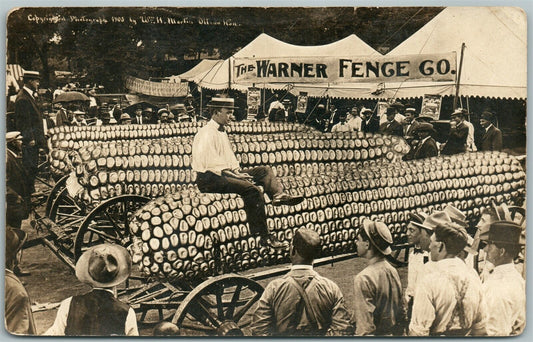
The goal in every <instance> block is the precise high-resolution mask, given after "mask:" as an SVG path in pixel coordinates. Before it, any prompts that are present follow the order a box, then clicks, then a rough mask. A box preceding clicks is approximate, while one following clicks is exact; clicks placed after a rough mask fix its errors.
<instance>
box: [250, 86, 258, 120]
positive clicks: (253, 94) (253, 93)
mask: <svg viewBox="0 0 533 342" xmlns="http://www.w3.org/2000/svg"><path fill="white" fill-rule="evenodd" d="M247 104H248V115H252V116H256V115H257V114H259V106H260V105H261V90H260V89H259V88H248V96H247Z"/></svg>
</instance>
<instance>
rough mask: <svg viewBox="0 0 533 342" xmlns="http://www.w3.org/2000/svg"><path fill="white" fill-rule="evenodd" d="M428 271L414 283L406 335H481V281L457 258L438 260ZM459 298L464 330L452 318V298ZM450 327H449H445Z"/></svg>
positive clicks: (483, 322)
mask: <svg viewBox="0 0 533 342" xmlns="http://www.w3.org/2000/svg"><path fill="white" fill-rule="evenodd" d="M431 266H432V267H431V268H432V271H431V272H429V273H427V274H426V275H423V276H422V278H421V279H420V281H419V282H418V284H417V286H416V290H415V296H414V301H413V314H412V317H411V323H410V324H409V335H411V336H428V335H429V334H436V335H438V334H442V333H443V332H446V331H447V330H448V326H449V329H450V330H452V329H461V328H464V329H468V328H470V329H471V330H472V331H476V330H477V331H482V330H484V329H485V326H486V306H485V305H486V304H485V302H484V299H483V298H484V296H483V291H482V288H481V280H480V279H479V277H477V276H476V275H475V274H474V272H472V271H471V270H469V269H468V266H467V265H466V264H465V263H464V262H463V260H461V259H459V258H449V259H443V260H439V261H437V262H434V263H432V264H431ZM460 294H463V296H462V298H463V301H462V302H463V308H464V310H462V312H463V313H464V320H465V326H462V327H461V325H460V320H459V316H458V315H454V309H455V307H456V304H457V300H456V296H458V295H459V297H461V295H460ZM449 323H450V325H449Z"/></svg>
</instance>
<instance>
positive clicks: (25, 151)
mask: <svg viewBox="0 0 533 342" xmlns="http://www.w3.org/2000/svg"><path fill="white" fill-rule="evenodd" d="M40 79H41V76H40V75H39V72H37V71H25V72H24V76H23V81H24V86H23V87H22V89H21V90H20V91H19V93H18V94H17V99H16V100H15V127H16V129H17V131H19V132H20V133H21V134H22V163H23V165H24V168H25V169H26V172H27V174H28V177H27V182H28V186H29V187H30V188H31V190H32V191H31V192H34V191H35V187H34V182H35V178H36V177H37V173H38V172H39V150H46V149H47V146H46V139H45V137H44V128H43V118H42V115H41V111H40V109H39V106H38V104H37V101H36V99H35V96H36V94H37V90H38V89H39V84H40Z"/></svg>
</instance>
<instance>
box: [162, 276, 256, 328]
mask: <svg viewBox="0 0 533 342" xmlns="http://www.w3.org/2000/svg"><path fill="white" fill-rule="evenodd" d="M263 291H264V289H263V287H262V286H261V285H259V284H258V283H256V282H255V281H253V280H251V279H248V278H245V277H242V276H238V275H235V274H224V275H221V276H217V277H213V278H211V279H209V280H206V281H204V282H203V283H201V284H200V285H198V286H197V287H196V288H194V290H192V291H191V292H190V293H189V294H188V295H187V297H185V299H184V300H183V302H182V303H181V305H180V306H179V308H178V310H177V311H176V314H175V316H174V318H173V320H172V323H174V324H176V325H177V326H178V327H180V329H188V330H192V331H195V332H196V333H200V334H205V335H226V336H228V335H232V334H238V332H239V329H242V328H246V327H248V326H249V325H250V324H251V322H252V321H251V320H252V317H251V314H250V309H251V308H252V306H253V305H254V304H255V303H256V302H257V301H258V300H259V298H260V297H261V295H262V294H263Z"/></svg>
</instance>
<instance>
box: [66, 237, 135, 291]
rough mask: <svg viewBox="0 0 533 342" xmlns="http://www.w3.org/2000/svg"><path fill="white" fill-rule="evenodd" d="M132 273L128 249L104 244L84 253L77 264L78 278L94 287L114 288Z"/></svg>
mask: <svg viewBox="0 0 533 342" xmlns="http://www.w3.org/2000/svg"><path fill="white" fill-rule="evenodd" d="M130 273H131V257H130V254H129V253H128V251H127V250H126V248H124V247H122V246H119V245H115V244H109V243H104V244H101V245H97V246H93V247H91V248H90V249H88V250H87V251H85V253H83V254H82V255H81V257H80V259H79V260H78V262H77V263H76V277H77V278H78V279H79V280H80V281H81V282H84V283H87V284H90V285H92V286H93V287H104V288H107V287H113V286H116V285H118V284H120V283H122V282H123V281H124V280H126V279H127V278H128V277H129V276H130Z"/></svg>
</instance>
